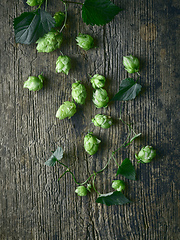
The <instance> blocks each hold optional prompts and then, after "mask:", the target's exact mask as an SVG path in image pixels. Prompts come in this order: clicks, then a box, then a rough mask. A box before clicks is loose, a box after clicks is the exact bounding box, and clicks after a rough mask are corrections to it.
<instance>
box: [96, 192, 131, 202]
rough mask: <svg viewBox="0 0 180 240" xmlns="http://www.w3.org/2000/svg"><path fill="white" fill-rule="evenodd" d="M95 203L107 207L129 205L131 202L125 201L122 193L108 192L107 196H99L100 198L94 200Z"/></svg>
mask: <svg viewBox="0 0 180 240" xmlns="http://www.w3.org/2000/svg"><path fill="white" fill-rule="evenodd" d="M96 202H97V203H102V204H106V205H107V206H111V205H123V204H126V203H130V202H131V201H130V200H129V199H127V198H126V197H125V196H124V195H123V194H122V192H118V191H115V192H110V193H107V194H101V195H100V197H98V198H97V199H96Z"/></svg>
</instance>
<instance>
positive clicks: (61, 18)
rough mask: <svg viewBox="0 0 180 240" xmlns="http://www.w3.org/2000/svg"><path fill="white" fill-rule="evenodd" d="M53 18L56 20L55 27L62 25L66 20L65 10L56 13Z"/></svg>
mask: <svg viewBox="0 0 180 240" xmlns="http://www.w3.org/2000/svg"><path fill="white" fill-rule="evenodd" d="M53 18H54V19H55V21H56V24H55V27H60V26H61V25H62V24H63V22H64V18H65V14H64V13H63V12H61V11H59V12H56V13H55V14H54V17H53Z"/></svg>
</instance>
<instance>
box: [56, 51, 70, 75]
mask: <svg viewBox="0 0 180 240" xmlns="http://www.w3.org/2000/svg"><path fill="white" fill-rule="evenodd" d="M70 68H71V59H70V57H68V56H64V55H63V56H59V57H58V59H57V61H56V72H58V73H61V72H62V73H65V74H66V75H68V73H69V70H70Z"/></svg>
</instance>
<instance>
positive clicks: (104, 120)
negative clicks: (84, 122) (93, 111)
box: [92, 114, 112, 128]
mask: <svg viewBox="0 0 180 240" xmlns="http://www.w3.org/2000/svg"><path fill="white" fill-rule="evenodd" d="M92 122H93V123H94V125H95V126H97V127H102V128H109V127H110V126H112V118H111V117H110V116H107V115H103V114H97V115H96V116H95V117H94V118H93V119H92Z"/></svg>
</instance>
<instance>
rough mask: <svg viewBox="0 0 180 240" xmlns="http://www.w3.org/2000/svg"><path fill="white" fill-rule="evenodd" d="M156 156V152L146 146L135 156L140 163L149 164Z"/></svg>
mask: <svg viewBox="0 0 180 240" xmlns="http://www.w3.org/2000/svg"><path fill="white" fill-rule="evenodd" d="M155 156H156V150H154V149H153V147H151V146H145V147H143V148H142V149H141V151H140V152H139V153H138V155H137V154H135V157H136V159H137V160H138V162H143V163H149V162H151V161H152V159H153V158H154V157H155Z"/></svg>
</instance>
